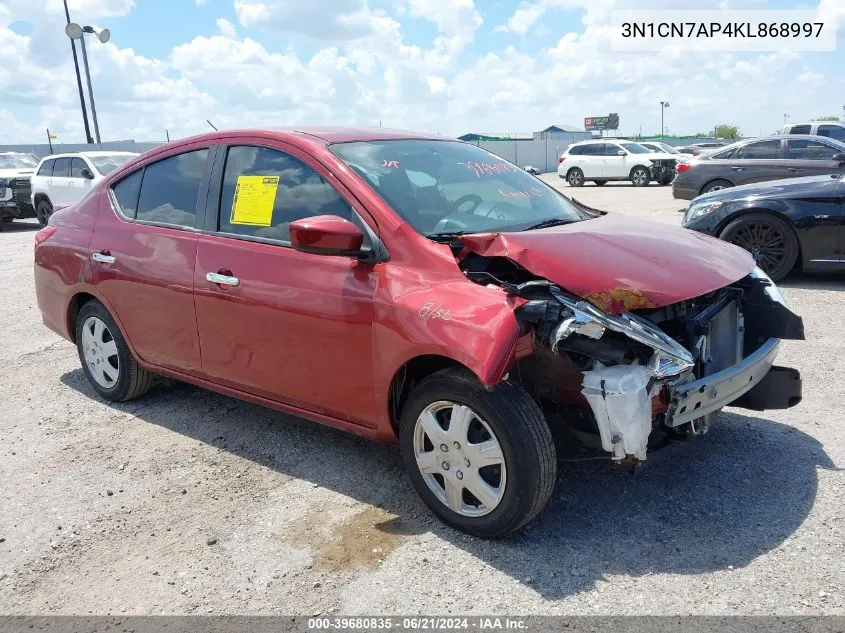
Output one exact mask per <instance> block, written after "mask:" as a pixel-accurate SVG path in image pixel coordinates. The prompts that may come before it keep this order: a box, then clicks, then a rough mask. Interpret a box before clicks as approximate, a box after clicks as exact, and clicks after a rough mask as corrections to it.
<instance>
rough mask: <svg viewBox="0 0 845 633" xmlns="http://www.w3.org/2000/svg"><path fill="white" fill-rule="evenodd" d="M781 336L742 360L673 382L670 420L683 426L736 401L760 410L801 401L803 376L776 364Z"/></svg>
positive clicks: (672, 424) (668, 415)
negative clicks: (698, 375)
mask: <svg viewBox="0 0 845 633" xmlns="http://www.w3.org/2000/svg"><path fill="white" fill-rule="evenodd" d="M779 346H780V339H776V338H770V339H768V340H767V341H766V342H765V343H763V345H761V346H760V348H759V349H757V350H756V351H754V352H753V353H751V354H750V355H748V356H747V357H745V358H743V359H742V360H741V361H740V362H739V363H737V364H736V365H733V366H731V367H728V368H727V369H723V370H722V371H720V372H717V373H715V374H712V375H710V376H705V377H704V378H700V379H698V380H694V381H692V382H687V383H684V384H676V385H673V386H670V394H671V404H670V405H669V410H668V411H667V414H666V424H667V425H668V426H671V427H677V426H681V425H682V424H686V423H688V422H692V421H693V420H696V419H698V418H700V417H703V416H705V415H707V414H708V413H713V412H714V411H717V410H718V409H721V408H722V407H725V406H728V405H732V406H738V407H743V408H748V409H754V410H757V411H763V410H765V409H786V408H789V407H793V406H795V405H796V404H798V403H799V402H800V401H801V376H800V374H799V373H798V371H797V370H795V369H790V368H787V367H773V365H774V361H775V357H776V356H777V352H778V347H779Z"/></svg>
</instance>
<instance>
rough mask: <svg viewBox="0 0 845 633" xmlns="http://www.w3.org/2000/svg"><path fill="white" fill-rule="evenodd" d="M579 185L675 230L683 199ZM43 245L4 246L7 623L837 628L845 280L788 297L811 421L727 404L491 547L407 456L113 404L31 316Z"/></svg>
mask: <svg viewBox="0 0 845 633" xmlns="http://www.w3.org/2000/svg"><path fill="white" fill-rule="evenodd" d="M544 178H546V179H548V181H549V182H552V183H553V184H554V185H555V186H563V182H562V181H560V180H558V179H557V178H556V176H554V175H551V176H545V177H544ZM565 190H567V191H569V192H570V193H572V194H573V195H574V196H575V197H577V198H579V199H581V200H583V201H584V202H585V203H588V204H591V205H594V206H598V207H601V208H605V209H610V210H617V211H621V212H624V213H632V214H636V215H641V216H649V217H654V218H655V219H657V220H659V221H665V222H672V223H677V222H679V220H680V213H678V211H677V210H678V209H679V208H680V207H681V206H682V205H681V204H679V203H678V202H677V201H675V200H673V199H672V197H671V191H670V189H669V188H665V187H656V186H652V187H649V188H646V189H637V190H635V189H632V188H631V187H630V185H627V184H621V185H615V184H609V185H607V186H606V187H604V188H598V187H594V186H586V187H583V188H581V189H577V190H570V189H568V187H565ZM34 232H35V225H32V224H26V223H19V224H15V225H14V226H13V227H11V228H9V229H7V230H6V232H3V233H0V264H2V268H3V270H5V271H6V273H5V275H6V279H7V280H13V282H11V283H10V282H7V283H6V284H3V285H2V286H0V324H2V329H3V334H4V336H3V339H2V344H1V345H0V382H2V391H0V393H2V407H0V434H2V435H1V436H2V438H3V442H2V444H0V613H5V614H9V613H14V614H23V613H25V614H46V613H63V614H88V613H93V614H106V613H111V614H192V613H193V614H197V613H201V614H205V613H216V614H220V613H238V614H282V613H284V614H292V613H296V614H309V615H310V614H317V613H322V614H375V613H393V614H415V613H427V614H446V613H451V614H468V615H469V614H490V613H508V614H513V615H526V614H617V615H623V614H771V613H775V614H845V564H843V561H845V503H843V497H844V496H845V486H843V473H842V470H841V468H842V466H843V465H845V439H843V438H845V433H843V424H842V422H843V421H842V414H841V411H842V405H841V403H842V402H843V400H845V381H843V380H842V376H843V374H845V301H843V296H845V295H843V291H845V276H841V277H838V278H837V277H829V278H827V277H822V278H819V277H808V276H801V275H798V276H795V277H793V278H792V279H790V280H788V281H787V282H785V283H784V284H783V285H784V293H785V294H786V296H787V298H788V300H789V301H790V302H791V305H792V307H793V309H795V310H796V311H797V312H798V313H799V314H801V315H802V316H803V317H804V320H805V324H806V330H807V337H808V340H807V341H806V342H785V343H784V344H783V346H782V348H781V354H780V359H779V360H780V362H781V363H782V364H787V365H791V366H794V367H797V368H799V369H800V370H801V371H802V373H803V375H804V381H805V382H804V385H805V395H804V401H803V402H802V404H801V405H799V406H798V407H797V408H794V409H791V410H787V411H774V412H765V413H762V414H754V413H752V412H748V411H741V410H738V409H727V410H726V412H725V413H724V414H723V416H722V417H721V418H720V420H719V422H718V423H717V424H716V425H714V427H712V429H711V431H710V433H709V434H708V435H706V436H704V437H703V438H701V439H699V440H697V441H694V442H690V443H684V444H679V445H675V446H673V447H671V448H670V449H668V450H667V451H664V452H662V453H658V454H655V455H653V456H652V458H650V459H649V463H648V465H647V467H646V468H645V469H643V471H642V472H640V473H639V474H638V475H637V476H632V475H630V474H626V473H623V472H619V471H615V470H612V469H609V468H608V467H607V466H606V465H604V464H602V463H599V462H587V463H582V464H571V463H565V464H561V468H560V479H559V482H558V486H557V488H556V490H555V493H554V496H553V498H552V500H551V502H550V504H549V506H548V508H547V509H546V511H545V512H544V513H543V514H542V515H541V517H540V519H539V521H537V522H536V523H534V524H533V525H532V526H530V527H529V528H528V529H527V530H525V531H524V532H523V533H521V534H520V535H518V536H516V537H514V538H511V539H509V540H505V541H499V542H485V541H482V540H478V539H473V538H470V537H468V536H465V535H463V534H461V533H458V532H455V531H453V530H451V529H449V528H446V527H444V526H443V525H442V524H440V523H439V522H437V521H435V520H433V519H432V518H431V517H430V515H429V513H428V512H427V511H426V509H425V508H424V506H423V505H422V503H421V502H420V501H419V500H418V499H417V497H416V495H415V494H414V492H413V490H412V488H411V486H410V483H409V482H408V480H407V478H406V477H405V476H404V475H403V473H402V469H401V464H400V460H399V456H398V454H397V452H396V450H395V449H394V448H393V447H390V446H381V445H377V444H373V443H369V442H367V441H364V440H361V439H357V438H354V437H352V436H348V435H345V434H343V433H341V432H337V431H334V430H331V429H327V428H323V427H320V426H317V425H312V424H309V423H306V422H302V421H299V420H297V419H294V418H290V417H286V416H283V415H280V414H276V413H274V412H271V411H267V410H263V409H261V408H258V407H255V406H252V405H248V404H244V403H241V402H238V401H236V400H232V399H230V398H225V397H222V396H218V395H216V394H213V393H210V392H207V391H203V390H201V389H198V388H195V387H191V386H187V385H181V384H176V385H172V386H168V387H160V388H158V389H156V390H155V391H154V392H152V393H151V394H150V395H149V396H147V397H145V398H143V399H140V400H137V401H134V402H131V403H126V404H120V405H112V404H107V403H105V402H102V401H101V400H99V399H98V398H97V397H95V395H94V393H93V391H92V389H91V388H90V387H89V386H88V383H87V382H86V380H85V378H84V376H83V374H82V371H81V370H80V369H79V362H78V359H77V356H76V350H75V349H74V348H73V346H72V345H71V344H69V343H67V342H65V341H62V340H60V339H58V338H57V337H56V336H55V335H53V334H52V333H51V332H49V331H48V330H47V329H46V328H45V327H44V326H43V325H42V324H41V320H40V315H39V312H38V309H37V307H36V305H35V296H34V291H33V277H32V242H33V236H34Z"/></svg>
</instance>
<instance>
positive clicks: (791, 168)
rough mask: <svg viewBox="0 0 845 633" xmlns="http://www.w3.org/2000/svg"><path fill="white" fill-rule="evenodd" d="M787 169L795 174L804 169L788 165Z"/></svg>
mask: <svg viewBox="0 0 845 633" xmlns="http://www.w3.org/2000/svg"><path fill="white" fill-rule="evenodd" d="M789 171H791V172H792V173H793V174H797V173H798V172H799V171H804V170H803V169H800V168H798V167H790V168H789Z"/></svg>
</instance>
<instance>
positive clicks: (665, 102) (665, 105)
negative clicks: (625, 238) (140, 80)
mask: <svg viewBox="0 0 845 633" xmlns="http://www.w3.org/2000/svg"><path fill="white" fill-rule="evenodd" d="M83 50H84V49H83ZM668 107H669V102H668V101H661V102H660V138H663V111H664V110H665V109H666V108H668Z"/></svg>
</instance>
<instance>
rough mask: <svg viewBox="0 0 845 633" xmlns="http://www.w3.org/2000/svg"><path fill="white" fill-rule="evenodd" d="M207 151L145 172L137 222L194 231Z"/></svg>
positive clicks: (188, 154) (168, 160) (169, 160)
mask: <svg viewBox="0 0 845 633" xmlns="http://www.w3.org/2000/svg"><path fill="white" fill-rule="evenodd" d="M207 158H208V150H207V149H200V150H195V151H193V152H185V153H184V154H178V155H177V156H171V157H169V158H165V159H163V160H160V161H158V162H156V163H151V164H149V165H147V166H146V167H145V168H144V175H143V180H142V181H141V193H140V195H139V196H138V207H137V212H136V214H135V217H136V219H138V220H143V221H145V222H158V223H162V224H173V225H175V226H183V227H193V226H194V222H195V218H196V214H197V198H198V197H199V191H200V183H201V182H202V176H203V172H204V171H205V162H206V159H207Z"/></svg>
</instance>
